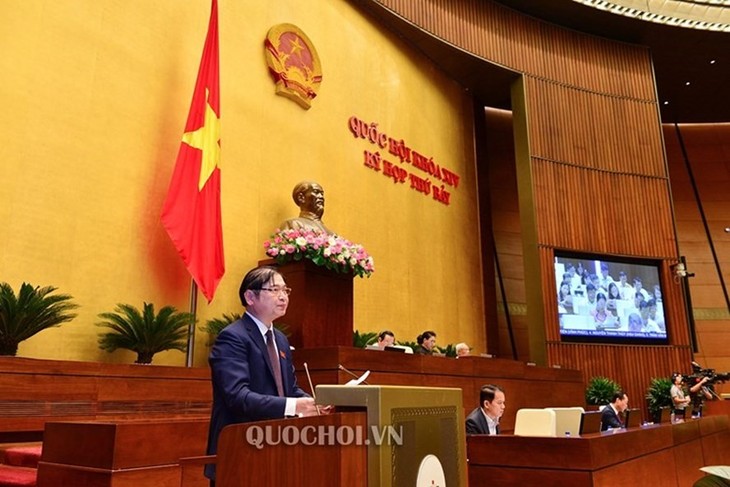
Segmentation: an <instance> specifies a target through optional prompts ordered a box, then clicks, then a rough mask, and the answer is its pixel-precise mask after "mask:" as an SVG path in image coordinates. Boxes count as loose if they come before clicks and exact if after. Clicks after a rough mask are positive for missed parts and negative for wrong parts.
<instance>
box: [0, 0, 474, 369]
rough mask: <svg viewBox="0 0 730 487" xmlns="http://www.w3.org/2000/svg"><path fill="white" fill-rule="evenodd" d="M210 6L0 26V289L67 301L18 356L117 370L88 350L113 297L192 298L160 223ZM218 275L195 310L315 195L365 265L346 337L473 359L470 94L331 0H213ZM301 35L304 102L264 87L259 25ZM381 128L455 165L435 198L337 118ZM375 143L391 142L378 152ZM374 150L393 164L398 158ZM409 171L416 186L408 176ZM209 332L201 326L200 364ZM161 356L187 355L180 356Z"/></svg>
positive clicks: (28, 4)
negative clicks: (386, 338) (49, 291)
mask: <svg viewBox="0 0 730 487" xmlns="http://www.w3.org/2000/svg"><path fill="white" fill-rule="evenodd" d="M209 12H210V2H209V1H207V0H196V1H193V0H187V1H179V0H157V1H155V2H146V1H141V0H105V1H103V2H99V1H98V0H74V1H70V0H60V1H59V0H53V1H51V0H27V1H24V2H13V6H12V8H10V7H8V6H6V8H4V9H3V15H2V20H0V25H1V26H2V27H1V28H0V46H2V51H3V56H0V72H2V73H3V82H2V83H0V102H1V103H2V106H3V111H4V113H5V116H4V117H0V133H2V144H0V161H2V162H0V163H1V164H2V165H3V171H2V174H3V177H2V185H1V186H0V188H1V189H0V222H2V225H0V242H1V243H0V245H1V248H2V252H0V270H1V271H0V281H6V282H8V283H10V284H11V285H12V286H13V288H15V289H16V290H17V288H18V287H19V285H20V283H21V282H23V281H28V282H31V283H32V284H34V285H53V286H56V287H58V288H59V289H60V291H61V292H64V293H68V294H71V295H72V296H73V297H74V299H75V301H76V302H77V303H78V304H80V305H81V307H80V308H79V310H78V317H77V318H76V319H75V320H74V321H73V322H71V323H67V324H64V325H63V326H61V327H59V328H55V329H52V330H47V331H45V332H42V333H41V334H39V335H37V336H35V337H33V338H31V339H29V340H27V341H26V342H23V343H21V344H20V348H19V352H18V354H19V355H21V356H26V357H37V358H54V359H70V360H101V361H114V362H131V361H133V360H134V356H133V355H132V354H131V353H127V352H116V353H114V354H111V355H110V354H107V353H106V352H102V351H100V350H99V349H98V347H97V335H98V333H99V331H100V329H99V328H97V327H95V326H94V323H95V322H96V321H97V315H98V314H99V313H101V312H105V311H111V310H112V309H113V308H114V306H115V304H116V303H130V304H133V305H136V306H137V307H140V308H141V306H142V303H143V302H144V301H147V302H153V303H155V305H156V306H157V307H161V306H163V305H166V304H171V305H174V306H176V307H178V309H181V310H187V309H188V307H189V299H188V294H189V287H190V278H189V276H188V274H187V271H186V270H185V268H184V266H183V264H182V261H181V260H180V259H179V257H178V255H177V253H176V251H175V249H174V248H173V246H172V244H171V242H170V240H169V238H168V237H167V235H166V233H165V232H164V230H163V229H162V226H161V224H160V218H159V215H160V210H161V207H162V202H163V199H164V197H165V194H166V191H167V186H168V184H169V179H170V175H171V172H172V169H173V164H174V161H175V157H176V155H177V150H178V147H179V144H180V139H181V136H182V130H183V127H184V123H185V119H186V117H187V112H188V108H189V103H190V100H191V97H192V91H193V86H194V83H195V77H196V74H197V70H198V65H199V62H200V55H201V52H202V47H203V42H204V39H205V34H206V29H207V25H208V17H209ZM219 22H220V66H221V73H220V76H221V124H222V128H221V146H222V149H221V168H222V169H221V170H222V209H223V234H224V243H225V254H226V274H225V276H224V277H223V280H222V281H221V283H220V286H219V288H218V291H217V294H216V297H215V299H214V301H213V302H212V303H211V304H210V305H208V304H206V303H205V300H204V299H201V300H200V301H199V306H198V319H199V321H200V322H201V323H204V322H205V320H207V319H209V318H212V317H218V316H220V315H222V314H223V313H230V312H240V310H241V307H240V303H239V302H238V297H237V290H238V286H239V284H240V280H241V277H242V276H243V274H244V273H245V272H246V271H247V270H248V269H249V268H251V267H253V266H255V265H256V263H257V262H258V261H259V260H260V259H263V258H264V257H265V256H264V253H263V247H262V243H263V242H264V240H266V238H267V237H268V236H269V234H270V233H271V232H272V231H273V230H274V229H275V228H276V227H277V226H278V224H279V223H280V222H281V221H283V220H284V219H286V218H289V217H292V216H295V215H296V213H297V211H298V209H297V208H296V207H295V206H294V204H293V202H292V201H291V196H290V194H291V189H292V187H293V186H294V184H296V183H297V182H298V181H300V180H303V179H313V180H316V181H318V182H319V183H320V184H321V185H322V186H323V187H324V189H325V192H326V198H327V210H326V213H325V216H324V221H325V223H326V224H327V225H328V227H329V228H331V229H333V230H335V231H336V232H337V233H339V234H341V235H343V236H345V237H347V238H348V239H350V240H352V241H354V242H358V243H361V244H363V245H364V246H365V248H366V249H367V250H368V251H369V252H370V253H371V255H373V256H374V258H375V264H376V272H375V274H374V275H373V276H372V277H371V278H370V279H363V280H360V279H357V280H356V281H355V316H354V323H355V328H356V329H358V330H360V331H377V330H378V329H381V328H384V327H388V328H391V329H393V330H394V331H395V332H396V335H397V337H398V338H399V339H404V340H414V339H415V336H416V335H417V334H418V333H420V332H421V331H423V330H425V329H433V330H435V331H436V332H437V333H438V335H439V343H440V344H446V343H455V342H458V341H467V342H469V343H470V344H472V345H473V346H474V347H475V351H476V352H480V351H484V348H485V346H484V318H483V305H482V289H481V286H480V282H481V278H480V276H479V275H478V272H479V269H480V262H479V233H478V226H477V207H476V197H475V196H476V194H475V192H476V190H475V169H474V156H473V146H472V128H471V126H472V124H471V120H472V113H471V102H470V100H469V99H468V96H467V95H466V94H465V93H464V91H463V90H462V89H461V87H460V86H458V85H457V84H456V83H454V82H453V81H451V80H449V79H448V78H447V77H445V76H444V75H443V73H441V72H439V71H438V70H437V69H436V68H435V67H434V66H433V65H432V64H431V63H430V62H429V61H428V60H427V59H426V58H425V57H423V56H422V55H420V54H419V53H418V52H416V51H414V50H412V49H410V48H409V47H407V46H405V45H403V44H402V43H401V42H400V41H399V40H398V39H397V38H396V37H395V36H393V35H391V34H390V33H389V32H387V31H384V30H383V29H382V28H380V27H378V26H377V25H376V24H375V22H374V21H372V20H370V19H368V18H366V17H364V16H363V15H362V14H361V13H360V12H358V11H357V10H355V9H354V8H353V7H352V6H351V5H349V4H348V3H346V2H344V1H342V0H316V1H313V2H306V3H303V2H300V1H294V0H282V1H279V2H275V3H270V2H239V1H234V0H219ZM279 23H292V24H295V25H297V26H298V27H299V28H301V29H302V30H303V31H304V32H305V33H306V34H307V35H308V36H309V38H310V39H311V41H312V42H313V43H314V45H315V47H316V49H317V50H318V53H319V57H320V60H321V62H322V69H323V82H322V85H321V87H320V90H319V95H318V97H317V98H316V99H315V100H314V102H313V106H312V108H311V109H310V110H308V111H307V110H304V109H302V108H301V107H299V106H298V105H297V104H295V103H294V102H292V101H291V100H288V99H286V98H284V97H281V96H276V95H275V94H274V85H273V82H272V79H271V77H270V75H269V74H268V71H267V67H266V64H265V59H264V49H263V42H264V39H265V36H266V33H267V31H268V30H269V29H270V28H271V27H272V26H274V25H276V24H279ZM351 116H356V117H358V118H359V119H361V120H364V121H367V122H376V123H377V124H378V128H379V130H381V131H382V132H385V133H386V134H387V135H389V136H392V137H394V138H397V139H399V140H400V139H403V140H405V141H406V143H407V144H408V146H409V147H411V148H413V149H414V150H417V151H418V152H420V153H421V154H424V155H426V156H428V157H433V159H434V161H435V162H437V163H438V164H439V165H441V166H442V167H444V168H447V169H449V170H451V171H453V172H455V173H457V174H459V175H460V176H461V179H460V183H459V186H458V188H455V189H454V188H452V190H451V193H452V195H451V204H450V205H448V206H446V205H443V204H441V203H438V202H436V201H434V200H433V199H432V198H431V197H430V196H424V195H423V194H421V193H418V192H416V191H414V190H412V189H410V188H409V184H408V183H407V182H406V183H405V184H396V183H393V182H392V180H389V179H388V178H387V177H384V176H383V174H382V173H379V172H376V171H373V170H372V169H368V168H366V167H365V166H364V165H363V151H364V150H370V151H375V150H377V148H376V147H375V146H373V145H372V144H370V143H369V142H368V141H367V140H363V139H358V138H355V137H354V136H353V135H352V133H351V132H350V130H349V127H348V119H349V118H350V117H351ZM381 153H382V154H387V149H386V150H381ZM388 159H389V160H392V161H393V162H395V158H394V157H393V156H390V155H388ZM403 167H404V168H405V169H407V170H408V171H409V172H412V173H414V174H416V175H419V176H421V177H424V178H427V177H428V176H427V175H425V174H424V173H420V172H419V171H418V170H415V169H414V168H412V167H406V165H404V166H403ZM206 339H207V336H205V335H203V334H202V333H200V332H199V333H198V335H197V342H196V343H197V345H196V353H195V365H197V366H204V365H205V362H206V357H207V353H208V349H207V348H206V347H205V345H204V343H205V341H206ZM155 363H160V364H170V365H183V364H184V356H183V354H181V353H180V352H167V353H163V354H160V355H158V356H156V357H155Z"/></svg>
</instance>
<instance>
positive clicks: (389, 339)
mask: <svg viewBox="0 0 730 487" xmlns="http://www.w3.org/2000/svg"><path fill="white" fill-rule="evenodd" d="M394 344H395V334H394V333H393V332H392V331H390V330H383V331H381V332H380V333H378V348H379V349H380V350H383V349H385V347H392V346H393V345H394Z"/></svg>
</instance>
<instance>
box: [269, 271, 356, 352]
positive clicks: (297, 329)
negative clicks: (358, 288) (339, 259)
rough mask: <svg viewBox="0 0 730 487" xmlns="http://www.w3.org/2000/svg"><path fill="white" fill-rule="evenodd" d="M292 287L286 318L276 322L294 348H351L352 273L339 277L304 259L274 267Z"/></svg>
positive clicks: (333, 272) (337, 274)
mask: <svg viewBox="0 0 730 487" xmlns="http://www.w3.org/2000/svg"><path fill="white" fill-rule="evenodd" d="M259 265H270V266H274V267H277V268H278V269H279V271H280V272H281V274H282V275H283V276H284V279H285V280H286V283H287V285H288V286H289V287H290V288H292V294H291V297H290V298H289V308H288V309H287V312H286V316H284V317H282V318H281V320H278V321H277V324H278V323H281V324H285V325H286V326H287V327H288V328H289V333H290V334H289V343H291V345H292V346H293V347H294V348H297V349H301V348H314V347H335V346H343V347H350V346H352V284H353V283H352V279H353V275H352V274H339V273H337V272H335V271H331V270H328V269H327V268H325V267H322V266H317V265H315V264H313V263H312V261H310V260H308V259H304V260H301V261H299V262H290V263H288V264H284V265H278V264H277V263H276V261H274V260H264V261H261V262H259Z"/></svg>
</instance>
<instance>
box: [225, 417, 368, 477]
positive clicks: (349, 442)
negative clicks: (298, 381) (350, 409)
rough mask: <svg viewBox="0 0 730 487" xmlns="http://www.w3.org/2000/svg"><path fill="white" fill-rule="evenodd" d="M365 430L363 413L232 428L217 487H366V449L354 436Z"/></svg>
mask: <svg viewBox="0 0 730 487" xmlns="http://www.w3.org/2000/svg"><path fill="white" fill-rule="evenodd" d="M365 428H366V419H365V415H364V414H363V413H344V414H340V413H336V414H330V415H327V416H314V417H309V418H295V419H279V420H274V421H258V422H254V423H242V424H232V425H229V426H226V427H225V428H223V430H222V431H221V435H220V438H219V440H218V455H217V461H216V487H250V486H252V485H254V486H256V487H300V486H301V487H304V486H311V485H322V486H330V485H332V486H335V485H342V486H345V485H346V486H348V487H366V486H367V468H366V466H367V455H366V449H365V446H363V445H358V444H357V442H356V441H355V438H354V436H353V437H351V436H350V434H351V433H356V432H358V431H361V432H362V431H364V430H365ZM338 434H339V435H340V438H339V439H338ZM338 440H339V441H338Z"/></svg>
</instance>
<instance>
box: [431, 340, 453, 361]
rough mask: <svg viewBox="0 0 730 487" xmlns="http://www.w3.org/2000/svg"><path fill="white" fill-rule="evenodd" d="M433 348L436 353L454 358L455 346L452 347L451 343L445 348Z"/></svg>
mask: <svg viewBox="0 0 730 487" xmlns="http://www.w3.org/2000/svg"><path fill="white" fill-rule="evenodd" d="M435 348H436V351H437V352H439V353H443V354H444V355H446V356H447V357H452V358H453V357H456V345H454V344H453V343H449V344H448V345H446V346H445V347H439V346H438V345H436V347H435Z"/></svg>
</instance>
